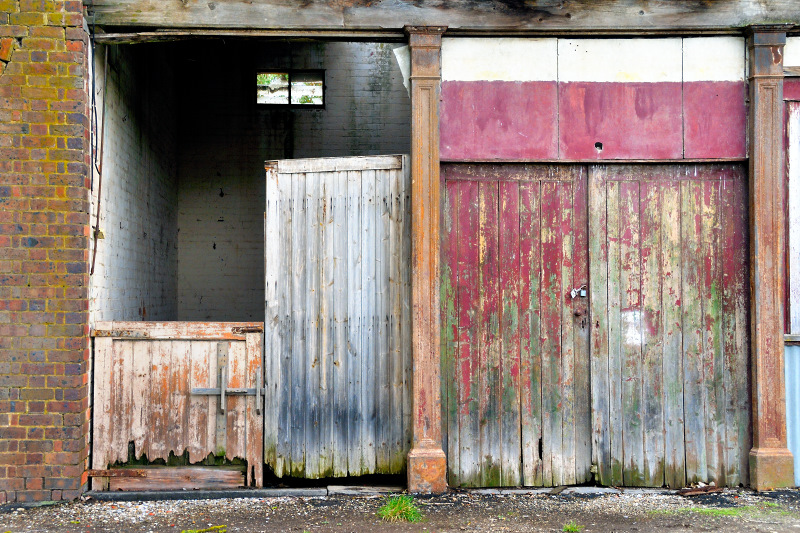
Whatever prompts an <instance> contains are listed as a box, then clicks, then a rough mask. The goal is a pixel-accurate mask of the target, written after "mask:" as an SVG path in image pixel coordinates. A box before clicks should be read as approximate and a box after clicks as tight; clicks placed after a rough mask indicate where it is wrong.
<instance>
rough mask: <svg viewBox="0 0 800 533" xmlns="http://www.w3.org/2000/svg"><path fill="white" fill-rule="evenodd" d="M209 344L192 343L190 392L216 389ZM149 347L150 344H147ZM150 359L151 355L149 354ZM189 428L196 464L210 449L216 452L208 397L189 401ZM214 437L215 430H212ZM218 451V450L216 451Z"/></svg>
mask: <svg viewBox="0 0 800 533" xmlns="http://www.w3.org/2000/svg"><path fill="white" fill-rule="evenodd" d="M210 344H211V343H209V342H193V343H191V346H190V349H191V354H190V357H191V367H192V369H191V374H190V378H189V390H191V389H193V388H200V387H204V388H205V387H216V385H217V384H216V383H211V380H210V379H209V373H208V347H209V346H210ZM147 345H148V346H149V343H147ZM148 359H149V354H148ZM189 402H190V404H189V426H188V427H189V428H190V432H191V437H190V439H189V443H190V446H189V461H190V462H192V463H196V462H198V461H201V460H203V459H205V454H207V453H208V451H207V450H208V449H209V448H211V449H212V450H214V441H213V439H209V420H208V419H209V416H210V418H211V419H212V420H213V419H214V413H213V412H211V413H209V411H208V397H206V396H199V395H192V396H191V397H190V399H189ZM210 434H211V435H213V429H212V430H211V433H210ZM214 451H216V450H214Z"/></svg>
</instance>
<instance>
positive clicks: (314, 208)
mask: <svg viewBox="0 0 800 533" xmlns="http://www.w3.org/2000/svg"><path fill="white" fill-rule="evenodd" d="M306 200H307V202H308V207H307V209H308V210H307V214H306V238H307V242H306V249H305V257H306V272H307V276H308V277H307V280H306V292H305V312H306V320H305V322H304V328H305V338H306V351H305V354H304V355H305V373H306V380H305V390H304V391H303V398H304V401H303V405H302V408H303V411H304V424H305V437H306V439H305V450H306V455H305V461H304V463H305V464H304V465H303V466H304V468H303V469H302V471H303V472H304V473H305V475H309V476H311V477H318V475H319V462H320V427H319V424H320V409H321V408H322V406H321V402H320V394H319V393H320V367H321V361H320V359H321V354H320V325H321V320H320V292H321V290H320V289H321V284H320V266H321V261H320V259H321V258H320V230H321V227H322V212H321V211H322V206H321V204H322V202H321V201H320V177H319V174H318V173H316V172H309V173H308V174H306ZM294 377H295V378H296V377H297V376H294ZM298 408H301V407H300V406H298Z"/></svg>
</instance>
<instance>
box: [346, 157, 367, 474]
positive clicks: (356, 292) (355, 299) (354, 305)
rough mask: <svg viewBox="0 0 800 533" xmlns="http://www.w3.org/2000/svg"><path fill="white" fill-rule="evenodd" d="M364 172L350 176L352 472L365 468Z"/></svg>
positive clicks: (349, 448)
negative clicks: (362, 198) (363, 382)
mask: <svg viewBox="0 0 800 533" xmlns="http://www.w3.org/2000/svg"><path fill="white" fill-rule="evenodd" d="M361 188H362V180H361V173H360V172H359V171H356V170H351V171H349V172H348V173H347V203H348V205H347V293H348V297H347V317H348V318H347V324H348V326H347V330H348V332H347V359H348V361H347V401H348V406H349V416H348V417H347V467H348V471H350V472H361V471H363V468H364V463H363V454H362V449H361V443H362V440H361V428H362V427H363V423H364V422H363V421H364V411H363V403H362V402H363V399H364V395H363V394H362V390H361V380H362V376H361V374H362V371H363V365H362V359H363V351H362V347H361V337H362V336H361V328H362V321H363V313H362V312H361V299H362V264H363V261H362V245H361V239H362V232H363V225H362V223H361V210H362V202H361Z"/></svg>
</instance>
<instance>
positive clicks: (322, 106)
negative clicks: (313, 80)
mask: <svg viewBox="0 0 800 533" xmlns="http://www.w3.org/2000/svg"><path fill="white" fill-rule="evenodd" d="M259 74H286V75H287V76H288V78H289V101H288V102H287V103H285V104H281V103H274V102H273V103H265V102H259V101H258V84H256V90H255V97H254V100H255V103H256V106H257V107H267V108H276V109H287V108H290V109H325V105H326V103H327V98H326V93H327V89H328V86H327V84H326V83H325V69H321V68H285V69H281V68H259V69H255V71H254V75H253V78H256V79H257V78H258V75H259ZM297 74H318V75H319V78H320V79H321V80H322V103H321V104H294V103H292V78H293V77H294V76H296V75H297ZM253 78H250V79H251V80H252V79H253ZM250 87H252V86H250Z"/></svg>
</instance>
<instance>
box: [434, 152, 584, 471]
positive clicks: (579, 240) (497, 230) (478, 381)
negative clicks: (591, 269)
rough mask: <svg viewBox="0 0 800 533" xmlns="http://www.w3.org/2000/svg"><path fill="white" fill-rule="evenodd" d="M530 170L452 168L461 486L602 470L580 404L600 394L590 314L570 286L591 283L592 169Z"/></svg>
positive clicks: (451, 449)
mask: <svg viewBox="0 0 800 533" xmlns="http://www.w3.org/2000/svg"><path fill="white" fill-rule="evenodd" d="M525 171H526V172H527V174H526V175H525V176H520V175H518V174H519V168H511V167H509V166H505V165H482V166H478V168H476V166H461V165H448V166H445V167H444V177H445V189H446V199H445V204H444V205H445V207H444V231H443V237H444V238H443V244H442V246H443V248H442V250H443V253H444V254H445V255H444V261H443V272H444V275H443V277H442V296H443V297H444V298H445V299H444V300H443V317H442V323H443V324H444V326H445V330H446V331H445V332H444V333H443V336H442V339H443V342H444V345H443V347H442V354H443V359H442V375H443V380H444V381H445V384H444V388H443V390H444V392H445V394H446V398H445V402H446V405H447V409H446V413H447V416H446V418H445V419H444V425H445V430H446V434H447V439H448V455H449V459H448V470H449V473H448V475H449V482H450V484H451V485H455V486H509V485H522V484H525V485H546V486H552V485H559V484H563V483H570V484H573V483H578V482H583V481H585V480H588V479H589V478H590V476H591V474H590V472H589V470H590V467H591V449H590V447H589V445H588V439H589V434H590V429H591V426H590V413H589V409H588V405H582V406H580V405H578V402H579V401H580V399H581V398H583V401H584V403H585V404H588V397H589V381H588V377H589V372H588V368H589V361H588V357H589V349H588V322H587V321H586V317H585V308H586V306H585V303H584V304H583V308H582V309H583V311H582V312H583V313H584V314H583V316H576V312H577V311H579V310H580V309H581V308H580V307H579V306H578V302H577V301H573V300H572V298H571V297H570V291H571V289H573V288H574V287H580V285H582V284H586V283H588V279H587V278H586V277H585V276H586V275H587V274H588V266H587V265H586V264H585V262H586V261H587V260H588V252H587V250H586V247H587V245H588V241H587V232H586V224H587V220H586V213H587V210H586V193H587V189H586V184H585V179H586V174H585V171H584V169H583V168H580V167H574V168H567V167H546V166H541V167H537V166H533V165H527V166H525ZM476 174H480V175H481V176H480V179H475V176H476ZM578 248H581V249H580V250H579V249H578ZM580 261H583V262H584V264H583V265H581V266H578V265H577V263H578V262H580ZM581 276H583V277H582V278H581ZM581 280H582V281H581ZM576 300H579V298H578V299H576ZM581 454H582V455H581ZM579 455H581V456H580V457H579Z"/></svg>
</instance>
